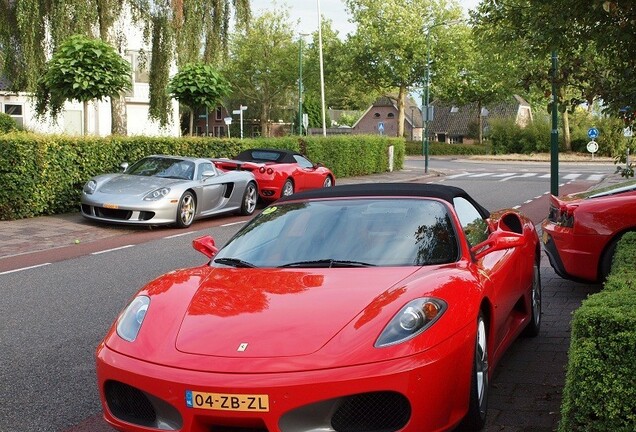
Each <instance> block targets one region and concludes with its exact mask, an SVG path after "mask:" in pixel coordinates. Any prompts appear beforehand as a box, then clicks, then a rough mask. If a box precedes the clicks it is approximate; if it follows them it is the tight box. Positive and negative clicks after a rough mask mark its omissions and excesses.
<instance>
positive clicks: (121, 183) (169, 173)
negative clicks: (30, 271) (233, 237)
mask: <svg viewBox="0 0 636 432" xmlns="http://www.w3.org/2000/svg"><path fill="white" fill-rule="evenodd" d="M122 168H123V169H124V171H123V172H122V173H117V174H103V175H98V176H96V177H93V178H92V179H90V180H89V181H88V182H87V183H86V185H85V186H84V190H83V191H82V199H81V204H82V205H81V211H82V215H83V216H84V217H86V218H89V219H94V220H99V221H104V222H111V223H126V224H137V225H167V224H175V225H176V226H178V227H180V228H186V227H188V226H190V225H191V224H192V222H193V221H194V220H195V219H199V218H203V217H207V216H212V215H216V214H219V213H225V212H238V213H240V214H243V215H251V214H252V213H254V210H255V209H256V200H257V198H258V190H257V186H256V180H255V179H254V175H253V174H252V173H250V172H247V171H228V172H224V171H221V170H217V169H216V167H215V166H214V164H213V163H212V161H211V160H210V159H204V158H190V157H181V156H166V155H153V156H148V157H145V158H143V159H141V160H139V161H138V162H136V163H134V164H133V165H130V166H128V164H126V163H124V164H122Z"/></svg>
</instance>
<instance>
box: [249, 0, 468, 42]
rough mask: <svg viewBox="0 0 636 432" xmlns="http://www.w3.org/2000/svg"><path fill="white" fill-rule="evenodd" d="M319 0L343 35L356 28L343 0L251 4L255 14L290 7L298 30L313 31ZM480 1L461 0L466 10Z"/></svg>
mask: <svg viewBox="0 0 636 432" xmlns="http://www.w3.org/2000/svg"><path fill="white" fill-rule="evenodd" d="M318 1H320V12H321V14H322V16H323V18H324V19H329V20H331V21H332V23H333V28H334V29H335V30H337V31H338V32H339V33H340V35H341V37H342V36H345V35H346V34H347V33H351V32H353V31H354V30H355V27H354V25H353V24H351V23H350V22H348V20H349V16H348V15H347V13H346V7H345V4H344V1H343V0H316V1H313V0H274V1H272V0H251V6H252V13H253V14H254V16H258V15H260V14H261V13H262V12H263V11H266V10H276V9H281V8H284V9H288V10H289V13H290V18H291V21H292V22H293V23H296V22H297V21H298V22H299V24H298V27H297V29H298V32H299V33H311V32H314V31H316V30H317V29H318ZM479 2H480V0H459V3H460V4H461V5H462V6H463V7H464V9H466V10H469V9H472V8H474V7H476V6H477V5H478V4H479Z"/></svg>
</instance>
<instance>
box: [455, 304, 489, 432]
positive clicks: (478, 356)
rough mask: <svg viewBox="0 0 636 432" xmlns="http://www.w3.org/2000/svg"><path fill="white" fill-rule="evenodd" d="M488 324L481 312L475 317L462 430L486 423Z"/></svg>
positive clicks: (472, 429) (479, 426)
mask: <svg viewBox="0 0 636 432" xmlns="http://www.w3.org/2000/svg"><path fill="white" fill-rule="evenodd" d="M488 373H489V371H488V326H487V324H486V318H485V317H484V314H483V312H480V313H479V318H478V319H477V335H476V337H475V357H474V361H473V372H472V374H471V379H470V403H469V405H468V413H467V414H466V417H465V418H464V420H463V422H462V425H461V426H462V427H461V429H462V430H470V431H477V430H481V429H482V428H483V427H484V426H485V425H486V414H487V413H488V388H489V377H488Z"/></svg>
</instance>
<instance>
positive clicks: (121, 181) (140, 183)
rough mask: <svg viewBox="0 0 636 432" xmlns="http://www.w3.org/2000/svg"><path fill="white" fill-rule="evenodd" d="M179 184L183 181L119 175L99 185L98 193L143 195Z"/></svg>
mask: <svg viewBox="0 0 636 432" xmlns="http://www.w3.org/2000/svg"><path fill="white" fill-rule="evenodd" d="M179 182H183V180H176V179H170V178H161V177H148V176H136V175H128V174H118V175H115V176H114V177H111V178H109V179H107V180H105V181H103V183H101V184H99V186H98V189H97V191H98V192H101V193H104V194H111V195H143V194H146V193H148V192H150V191H153V190H155V189H158V188H160V187H166V186H170V185H172V184H174V183H179Z"/></svg>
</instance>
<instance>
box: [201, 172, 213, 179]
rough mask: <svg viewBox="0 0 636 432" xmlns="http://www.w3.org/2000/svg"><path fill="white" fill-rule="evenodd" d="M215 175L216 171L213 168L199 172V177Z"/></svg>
mask: <svg viewBox="0 0 636 432" xmlns="http://www.w3.org/2000/svg"><path fill="white" fill-rule="evenodd" d="M215 175H216V172H215V171H213V170H205V171H203V172H202V173H201V177H203V178H204V179H206V178H209V177H214V176H215Z"/></svg>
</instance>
